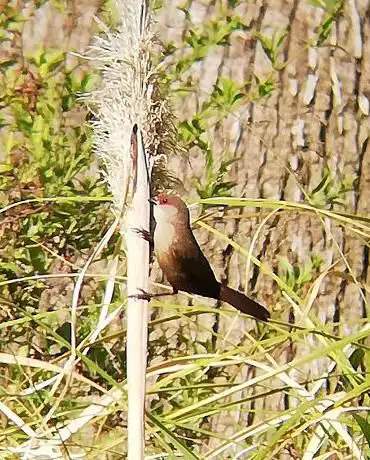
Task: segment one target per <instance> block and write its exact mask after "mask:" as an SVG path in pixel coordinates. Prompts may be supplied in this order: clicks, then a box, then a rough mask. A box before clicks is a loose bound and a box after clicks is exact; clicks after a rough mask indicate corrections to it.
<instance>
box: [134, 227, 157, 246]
mask: <svg viewBox="0 0 370 460" xmlns="http://www.w3.org/2000/svg"><path fill="white" fill-rule="evenodd" d="M133 231H134V232H136V233H138V234H139V235H140V236H141V237H142V238H143V239H144V240H145V241H148V242H149V243H151V242H152V241H153V238H152V235H151V233H150V232H149V231H148V230H144V229H143V228H133Z"/></svg>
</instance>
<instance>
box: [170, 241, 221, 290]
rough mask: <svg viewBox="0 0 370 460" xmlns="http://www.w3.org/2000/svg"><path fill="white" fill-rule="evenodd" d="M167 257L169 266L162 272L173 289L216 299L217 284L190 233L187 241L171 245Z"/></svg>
mask: <svg viewBox="0 0 370 460" xmlns="http://www.w3.org/2000/svg"><path fill="white" fill-rule="evenodd" d="M169 256H170V257H168V262H169V265H170V266H169V267H166V269H164V270H163V271H164V272H165V275H166V277H167V279H168V281H169V282H170V283H171V284H172V286H173V287H175V288H176V289H178V290H181V291H186V292H191V293H193V294H199V295H202V296H205V297H213V298H215V297H218V295H219V289H220V287H219V283H218V282H217V280H216V278H215V275H214V273H213V270H212V268H211V266H210V265H209V263H208V260H207V259H206V258H205V256H204V254H203V252H202V251H201V249H200V247H199V245H198V243H197V241H196V239H195V237H194V236H193V234H192V233H191V239H189V240H188V241H186V242H184V241H183V242H180V241H179V242H177V244H173V245H171V247H170V254H169ZM162 269H163V268H162Z"/></svg>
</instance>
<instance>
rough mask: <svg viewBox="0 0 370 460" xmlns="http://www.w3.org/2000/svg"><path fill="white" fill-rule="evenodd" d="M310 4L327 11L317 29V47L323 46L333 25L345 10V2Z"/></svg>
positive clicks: (325, 0)
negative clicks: (343, 9)
mask: <svg viewBox="0 0 370 460" xmlns="http://www.w3.org/2000/svg"><path fill="white" fill-rule="evenodd" d="M309 2H310V3H311V4H312V5H314V6H316V7H318V8H321V9H322V10H324V11H325V13H326V14H325V16H324V19H323V20H322V22H321V24H320V25H319V26H318V28H317V37H316V41H315V42H314V45H315V46H321V45H322V44H323V43H324V42H325V41H326V39H327V38H328V37H329V35H330V33H331V30H332V25H333V23H334V21H335V20H336V19H337V17H338V16H339V15H340V13H341V11H342V8H343V0H309Z"/></svg>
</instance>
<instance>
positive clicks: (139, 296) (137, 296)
mask: <svg viewBox="0 0 370 460" xmlns="http://www.w3.org/2000/svg"><path fill="white" fill-rule="evenodd" d="M138 291H140V292H141V294H132V295H129V296H128V297H129V298H130V299H137V300H146V301H147V302H149V301H150V299H151V298H152V296H151V295H150V294H149V293H148V292H146V291H144V289H138Z"/></svg>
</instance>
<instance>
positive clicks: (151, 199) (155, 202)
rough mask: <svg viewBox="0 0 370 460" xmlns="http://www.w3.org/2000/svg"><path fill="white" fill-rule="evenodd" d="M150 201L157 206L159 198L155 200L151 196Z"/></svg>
mask: <svg viewBox="0 0 370 460" xmlns="http://www.w3.org/2000/svg"><path fill="white" fill-rule="evenodd" d="M148 201H149V203H151V204H152V205H153V206H156V205H157V204H158V203H157V200H155V199H154V198H149V200H148Z"/></svg>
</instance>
